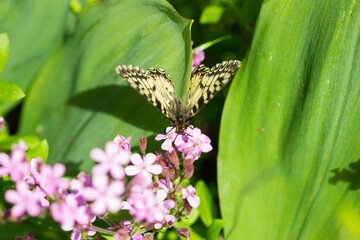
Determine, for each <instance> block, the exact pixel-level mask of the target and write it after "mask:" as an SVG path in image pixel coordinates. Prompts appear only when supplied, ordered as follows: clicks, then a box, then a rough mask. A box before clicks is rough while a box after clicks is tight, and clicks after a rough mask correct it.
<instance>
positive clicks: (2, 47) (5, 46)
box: [0, 33, 9, 73]
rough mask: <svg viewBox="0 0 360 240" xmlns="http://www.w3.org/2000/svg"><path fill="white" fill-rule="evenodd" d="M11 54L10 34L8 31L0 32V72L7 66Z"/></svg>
mask: <svg viewBox="0 0 360 240" xmlns="http://www.w3.org/2000/svg"><path fill="white" fill-rule="evenodd" d="M8 55H9V36H8V34H7V33H0V73H1V72H2V70H3V69H4V67H5V63H6V61H7V58H8Z"/></svg>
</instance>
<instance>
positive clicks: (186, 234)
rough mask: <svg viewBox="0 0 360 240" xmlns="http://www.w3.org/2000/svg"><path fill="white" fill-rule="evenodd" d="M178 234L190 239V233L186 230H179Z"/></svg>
mask: <svg viewBox="0 0 360 240" xmlns="http://www.w3.org/2000/svg"><path fill="white" fill-rule="evenodd" d="M178 234H179V235H180V236H181V237H185V238H186V239H190V237H191V232H190V231H189V230H188V229H187V228H179V230H178Z"/></svg>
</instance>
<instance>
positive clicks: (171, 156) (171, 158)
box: [166, 149, 179, 169]
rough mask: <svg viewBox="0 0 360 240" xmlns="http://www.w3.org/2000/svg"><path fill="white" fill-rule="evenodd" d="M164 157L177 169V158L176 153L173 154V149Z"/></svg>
mask: <svg viewBox="0 0 360 240" xmlns="http://www.w3.org/2000/svg"><path fill="white" fill-rule="evenodd" d="M166 155H167V157H168V159H169V161H170V162H171V163H172V164H174V166H175V167H176V168H177V169H179V158H178V156H177V153H176V152H175V150H174V149H173V150H172V151H167V152H166Z"/></svg>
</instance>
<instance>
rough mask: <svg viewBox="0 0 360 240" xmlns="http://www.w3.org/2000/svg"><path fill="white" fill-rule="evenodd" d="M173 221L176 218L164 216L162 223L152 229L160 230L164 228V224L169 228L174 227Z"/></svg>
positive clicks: (156, 224)
mask: <svg viewBox="0 0 360 240" xmlns="http://www.w3.org/2000/svg"><path fill="white" fill-rule="evenodd" d="M175 221H176V218H175V217H174V216H173V215H169V214H165V219H164V221H163V222H157V223H155V224H154V228H155V229H160V228H162V227H163V226H164V224H166V225H167V226H170V227H171V226H172V225H174V223H175Z"/></svg>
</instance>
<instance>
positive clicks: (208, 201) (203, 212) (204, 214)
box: [195, 180, 216, 227]
mask: <svg viewBox="0 0 360 240" xmlns="http://www.w3.org/2000/svg"><path fill="white" fill-rule="evenodd" d="M195 188H196V195H198V196H199V197H200V206H199V211H200V218H201V221H202V222H203V223H204V225H205V226H206V227H210V225H211V224H212V222H213V219H214V218H215V215H216V212H215V204H214V201H213V199H212V196H211V193H210V191H209V189H208V188H207V186H206V184H205V182H204V181H202V180H200V181H198V182H197V183H196V187H195Z"/></svg>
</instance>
